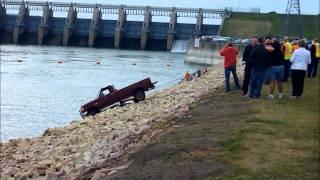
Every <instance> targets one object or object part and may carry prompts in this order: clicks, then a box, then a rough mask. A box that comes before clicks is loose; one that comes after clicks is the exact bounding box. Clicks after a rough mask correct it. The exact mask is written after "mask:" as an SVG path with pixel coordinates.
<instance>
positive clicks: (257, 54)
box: [249, 37, 270, 98]
mask: <svg viewBox="0 0 320 180" xmlns="http://www.w3.org/2000/svg"><path fill="white" fill-rule="evenodd" d="M269 57H270V56H269V54H268V51H267V49H266V48H265V46H264V38H263V37H260V38H259V39H258V46H257V47H256V48H254V49H253V50H252V53H251V55H250V59H249V65H251V67H252V70H251V81H250V93H249V98H260V96H261V89H262V85H263V82H264V79H265V72H266V68H267V62H268V61H269Z"/></svg>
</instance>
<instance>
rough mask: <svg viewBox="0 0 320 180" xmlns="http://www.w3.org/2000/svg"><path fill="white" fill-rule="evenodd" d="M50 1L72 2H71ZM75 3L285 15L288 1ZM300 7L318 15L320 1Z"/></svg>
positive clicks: (99, 0)
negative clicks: (252, 10) (256, 10)
mask: <svg viewBox="0 0 320 180" xmlns="http://www.w3.org/2000/svg"><path fill="white" fill-rule="evenodd" d="M49 1H57V2H70V0H49ZM73 2H79V3H80V2H81V3H101V4H126V5H142V6H146V5H150V6H169V7H171V6H176V7H190V8H225V7H235V8H238V7H240V8H252V7H253V8H255V7H259V8H261V11H262V12H270V11H276V12H278V13H285V11H286V6H287V2H288V0H95V1H94V0H91V1H90V0H74V1H73ZM300 6H301V12H302V13H303V14H318V13H319V11H320V7H319V6H320V1H319V0H300Z"/></svg>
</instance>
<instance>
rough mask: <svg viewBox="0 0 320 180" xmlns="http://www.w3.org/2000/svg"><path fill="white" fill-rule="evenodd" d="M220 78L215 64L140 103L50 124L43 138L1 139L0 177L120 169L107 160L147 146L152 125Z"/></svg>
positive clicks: (180, 110) (176, 113)
mask: <svg viewBox="0 0 320 180" xmlns="http://www.w3.org/2000/svg"><path fill="white" fill-rule="evenodd" d="M223 82H224V76H223V67H221V66H220V65H215V66H212V67H210V68H208V72H207V73H206V74H204V75H202V76H201V77H200V78H195V79H194V80H193V81H191V82H182V83H180V84H177V85H173V86H171V87H168V88H166V89H163V90H160V91H158V92H155V93H153V94H150V95H149V96H147V97H146V100H145V101H143V102H140V103H138V104H127V105H126V106H124V107H116V108H114V109H108V110H106V111H104V112H101V113H99V114H97V115H96V116H94V117H87V118H85V119H83V120H80V121H73V122H71V123H70V124H69V125H67V126H65V127H59V128H49V129H47V130H46V131H45V132H44V133H43V135H42V136H41V137H36V138H26V139H15V140H9V142H6V143H1V160H0V168H1V169H2V172H1V177H3V178H4V179H9V178H16V179H24V178H40V179H41V178H46V177H47V178H48V177H49V176H50V177H51V176H57V177H58V175H57V173H58V174H59V173H65V174H70V175H72V177H77V175H80V174H79V173H80V172H85V170H92V168H94V167H100V169H101V168H106V167H109V166H110V165H112V166H114V165H115V164H118V165H119V166H120V167H122V166H123V164H126V163H124V162H123V164H121V163H120V162H117V163H115V162H113V163H111V164H110V162H112V161H113V160H114V159H117V158H120V157H123V156H124V155H126V154H128V153H132V152H133V151H136V150H138V149H139V147H143V146H144V145H146V144H147V143H148V139H150V138H151V137H152V136H155V135H156V134H158V133H161V132H157V130H155V131H152V128H153V126H154V125H157V124H159V123H161V122H165V121H168V120H170V119H172V118H173V117H183V116H184V115H185V114H186V112H188V110H189V106H190V105H191V104H193V103H195V102H197V101H199V99H200V98H201V97H203V96H205V95H207V94H209V93H210V92H212V91H213V90H215V89H217V88H218V87H221V86H222V85H223ZM119 163H120V164H119ZM123 168H125V167H123ZM98 169H99V168H98ZM109 169H110V168H109ZM110 171H115V169H112V168H111V170H110Z"/></svg>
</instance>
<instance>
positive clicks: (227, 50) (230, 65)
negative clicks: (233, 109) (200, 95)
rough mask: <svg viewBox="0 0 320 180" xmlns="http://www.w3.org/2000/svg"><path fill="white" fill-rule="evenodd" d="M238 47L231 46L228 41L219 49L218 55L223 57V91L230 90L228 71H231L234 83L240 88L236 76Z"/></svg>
mask: <svg viewBox="0 0 320 180" xmlns="http://www.w3.org/2000/svg"><path fill="white" fill-rule="evenodd" d="M238 54H239V52H238V49H236V48H234V47H233V44H232V43H231V42H228V43H227V44H226V45H225V46H224V47H223V48H222V49H221V50H220V56H223V57H224V76H225V91H226V92H229V91H230V72H231V73H232V76H233V79H234V83H235V86H236V88H237V89H240V88H241V87H240V84H239V80H238V76H237V69H236V65H237V55H238Z"/></svg>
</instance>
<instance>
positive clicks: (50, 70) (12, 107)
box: [0, 45, 199, 141]
mask: <svg viewBox="0 0 320 180" xmlns="http://www.w3.org/2000/svg"><path fill="white" fill-rule="evenodd" d="M0 48H1V49H0V50H1V140H2V141H7V140H8V139H12V138H20V137H34V136H38V135H40V134H42V133H43V131H44V130H45V129H47V128H49V127H59V126H64V125H66V124H68V123H69V122H71V121H73V120H79V119H80V115H79V107H80V106H81V105H82V104H84V103H86V102H88V101H89V100H92V99H94V98H95V97H96V95H97V93H98V90H99V89H100V88H101V87H103V86H106V85H109V84H113V85H115V87H116V88H121V87H124V86H126V85H128V84H130V83H134V82H136V81H138V80H141V79H143V78H146V77H150V78H151V80H153V81H159V85H163V84H165V83H166V82H169V81H171V80H173V79H176V78H179V77H182V76H183V74H184V72H185V71H187V70H189V71H192V72H193V71H195V70H196V69H198V68H199V66H195V65H189V64H185V63H184V59H185V55H184V54H174V53H168V52H146V51H126V50H111V49H93V48H75V47H53V46H47V47H46V46H41V47H40V46H16V45H1V46H0ZM18 60H22V62H17V61H18ZM58 61H62V63H61V64H59V63H58ZM96 61H100V62H101V64H96ZM134 64H135V65H134ZM163 87H164V86H163Z"/></svg>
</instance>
